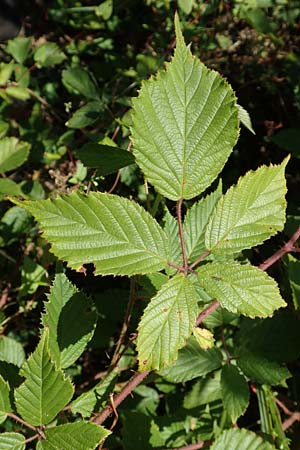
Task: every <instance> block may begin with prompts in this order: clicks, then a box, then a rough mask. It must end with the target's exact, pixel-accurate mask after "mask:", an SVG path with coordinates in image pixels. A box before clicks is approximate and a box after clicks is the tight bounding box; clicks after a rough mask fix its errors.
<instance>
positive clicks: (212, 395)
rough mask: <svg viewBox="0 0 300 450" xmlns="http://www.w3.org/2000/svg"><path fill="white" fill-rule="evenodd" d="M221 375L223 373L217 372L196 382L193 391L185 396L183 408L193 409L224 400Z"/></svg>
mask: <svg viewBox="0 0 300 450" xmlns="http://www.w3.org/2000/svg"><path fill="white" fill-rule="evenodd" d="M220 373H221V371H216V372H214V373H213V374H210V375H208V376H207V377H205V378H201V379H200V380H198V381H196V382H195V384H194V385H193V387H192V389H191V390H190V391H189V392H187V394H185V396H184V401H183V407H184V408H185V409H193V408H197V407H199V406H202V405H207V404H208V403H212V402H215V401H216V400H220V399H222V391H221V383H220ZM212 375H213V376H212Z"/></svg>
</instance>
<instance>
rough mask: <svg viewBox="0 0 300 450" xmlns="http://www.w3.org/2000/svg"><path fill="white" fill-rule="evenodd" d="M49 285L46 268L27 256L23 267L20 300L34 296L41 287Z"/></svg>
mask: <svg viewBox="0 0 300 450" xmlns="http://www.w3.org/2000/svg"><path fill="white" fill-rule="evenodd" d="M47 285H48V284H47V282H46V270H45V269H44V267H43V266H41V265H40V264H37V263H36V262H35V261H33V260H32V259H31V258H29V256H26V255H25V256H24V259H23V264H22V266H21V286H20V291H19V296H20V298H21V297H25V296H26V295H31V294H33V293H34V292H36V290H37V289H38V287H39V286H47Z"/></svg>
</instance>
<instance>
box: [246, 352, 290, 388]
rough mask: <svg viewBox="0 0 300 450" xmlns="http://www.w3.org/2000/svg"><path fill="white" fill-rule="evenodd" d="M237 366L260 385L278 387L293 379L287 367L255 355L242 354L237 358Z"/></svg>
mask: <svg viewBox="0 0 300 450" xmlns="http://www.w3.org/2000/svg"><path fill="white" fill-rule="evenodd" d="M237 365H238V366H239V368H240V369H241V370H242V372H243V373H244V374H245V375H246V376H247V377H248V378H250V380H251V381H255V382H257V383H260V384H269V385H271V386H277V385H279V384H282V383H283V382H285V380H286V379H287V378H290V377H291V374H290V372H289V370H288V369H287V368H286V367H282V366H280V365H279V364H278V363H277V362H275V361H274V360H269V359H266V358H264V357H263V356H261V355H259V354H255V353H250V352H248V353H242V354H241V355H239V356H238V358H237Z"/></svg>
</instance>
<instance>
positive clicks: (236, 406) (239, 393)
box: [221, 364, 250, 423]
mask: <svg viewBox="0 0 300 450" xmlns="http://www.w3.org/2000/svg"><path fill="white" fill-rule="evenodd" d="M221 388H222V396H223V404H224V410H225V411H226V414H228V416H229V417H230V419H231V420H232V423H235V422H236V421H237V419H238V418H239V417H240V416H241V415H242V414H244V413H245V411H246V409H247V407H248V405H249V397H250V393H249V387H248V384H247V382H246V380H245V378H244V376H243V375H242V374H241V373H240V372H239V371H238V369H237V368H236V367H235V366H233V365H232V364H229V365H225V366H224V367H223V368H222V373H221Z"/></svg>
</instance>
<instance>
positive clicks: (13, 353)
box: [0, 336, 25, 367]
mask: <svg viewBox="0 0 300 450" xmlns="http://www.w3.org/2000/svg"><path fill="white" fill-rule="evenodd" d="M24 360H25V352H24V349H23V346H22V344H20V342H18V341H15V340H14V339H12V338H9V337H7V336H0V361H6V362H7V363H10V364H14V365H15V366H18V367H21V365H22V364H23V362H24Z"/></svg>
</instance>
